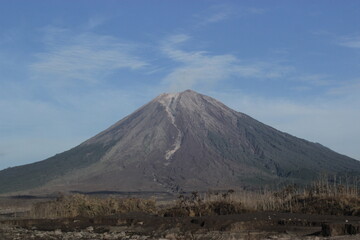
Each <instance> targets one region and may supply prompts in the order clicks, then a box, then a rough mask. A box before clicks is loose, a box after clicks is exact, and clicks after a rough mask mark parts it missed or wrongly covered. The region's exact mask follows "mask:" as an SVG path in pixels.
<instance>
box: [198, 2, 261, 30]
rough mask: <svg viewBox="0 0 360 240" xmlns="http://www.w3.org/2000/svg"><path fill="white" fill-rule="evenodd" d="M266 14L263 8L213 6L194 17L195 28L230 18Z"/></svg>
mask: <svg viewBox="0 0 360 240" xmlns="http://www.w3.org/2000/svg"><path fill="white" fill-rule="evenodd" d="M264 12H266V10H265V9H263V8H255V7H253V8H246V7H239V6H233V5H226V4H223V5H214V6H211V7H209V8H208V9H206V10H205V11H204V12H202V13H201V14H198V15H196V16H195V17H196V19H197V24H196V26H197V27H203V26H205V25H208V24H212V23H217V22H221V21H225V20H227V19H229V18H231V17H239V16H240V17H243V16H247V15H259V14H263V13H264Z"/></svg>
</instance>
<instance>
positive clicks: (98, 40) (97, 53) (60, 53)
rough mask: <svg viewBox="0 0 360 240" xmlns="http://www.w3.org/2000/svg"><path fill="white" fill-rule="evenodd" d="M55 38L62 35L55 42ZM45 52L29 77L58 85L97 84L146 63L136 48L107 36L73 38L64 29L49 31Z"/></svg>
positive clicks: (32, 68)
mask: <svg viewBox="0 0 360 240" xmlns="http://www.w3.org/2000/svg"><path fill="white" fill-rule="evenodd" d="M58 35H66V37H64V36H62V37H61V38H60V39H56V36H58ZM45 42H46V44H47V47H48V48H47V49H46V50H45V51H44V52H41V53H38V54H37V55H36V57H37V61H36V62H35V63H33V64H31V65H30V69H31V72H32V74H33V77H35V78H38V79H52V80H53V81H54V80H59V79H61V81H62V82H66V81H79V80H80V81H84V82H91V83H94V82H97V81H99V80H101V79H102V78H103V77H104V76H106V75H108V74H111V73H112V72H113V71H116V70H119V69H130V70H138V69H141V68H144V67H145V66H147V63H146V62H145V61H144V60H142V59H140V58H139V57H137V56H136V55H135V53H134V52H135V51H136V50H137V49H136V46H135V45H133V44H129V43H123V42H121V41H119V40H118V39H116V38H113V37H110V36H102V35H97V34H93V33H82V34H78V35H75V36H71V35H70V34H67V30H64V29H50V30H49V31H48V34H47V37H46V38H45Z"/></svg>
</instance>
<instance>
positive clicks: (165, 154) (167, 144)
mask: <svg viewBox="0 0 360 240" xmlns="http://www.w3.org/2000/svg"><path fill="white" fill-rule="evenodd" d="M321 173H327V174H336V175H348V176H349V175H354V174H355V175H358V174H359V173H360V162H359V161H357V160H354V159H351V158H349V157H347V156H344V155H341V154H338V153H336V152H334V151H332V150H330V149H328V148H326V147H324V146H322V145H320V144H318V143H312V142H309V141H306V140H304V139H300V138H297V137H294V136H291V135H289V134H287V133H284V132H281V131H278V130H276V129H274V128H272V127H270V126H267V125H265V124H263V123H261V122H259V121H257V120H255V119H253V118H251V117H250V116H248V115H246V114H244V113H240V112H236V111H234V110H232V109H230V108H228V107H227V106H225V105H224V104H222V103H221V102H219V101H217V100H215V99H213V98H211V97H208V96H205V95H202V94H199V93H197V92H194V91H191V90H187V91H184V92H180V93H165V94H161V95H160V96H158V97H156V98H155V99H153V100H152V101H151V102H149V103H147V104H146V105H144V106H143V107H141V108H139V109H138V110H136V111H135V112H134V113H132V114H130V115H129V116H127V117H125V118H124V119H122V120H120V121H119V122H117V123H115V124H114V125H112V126H111V127H109V128H108V129H106V130H105V131H103V132H101V133H99V134H97V135H96V136H94V137H92V138H90V139H89V140H87V141H85V142H83V143H82V144H80V145H79V146H76V147H74V148H73V149H70V150H68V151H66V152H63V153H61V154H57V155H55V156H53V157H50V158H48V159H46V160H43V161H39V162H35V163H32V164H28V165H23V166H18V167H13V168H8V169H5V170H2V171H0V192H1V193H9V192H21V191H37V192H49V191H81V192H96V191H125V192H148V191H167V192H179V191H193V190H198V191H205V190H208V189H219V190H220V189H240V188H244V187H247V188H252V187H254V188H256V187H259V186H264V184H267V185H276V184H281V183H286V182H288V183H289V182H291V183H300V184H306V183H309V182H310V181H312V180H314V179H315V178H316V177H317V176H319V174H321Z"/></svg>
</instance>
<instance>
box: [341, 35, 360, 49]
mask: <svg viewBox="0 0 360 240" xmlns="http://www.w3.org/2000/svg"><path fill="white" fill-rule="evenodd" d="M338 44H339V45H340V46H343V47H349V48H360V36H352V37H342V38H340V40H339V41H338Z"/></svg>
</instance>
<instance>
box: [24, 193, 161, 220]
mask: <svg viewBox="0 0 360 240" xmlns="http://www.w3.org/2000/svg"><path fill="white" fill-rule="evenodd" d="M156 211H157V210H156V206H155V200H153V199H150V200H147V199H138V198H126V199H120V198H112V197H110V198H97V197H90V196H87V195H81V194H74V195H68V196H62V197H60V198H58V199H57V200H56V201H48V202H42V203H37V204H34V205H33V207H32V209H31V211H30V213H29V215H30V217H34V218H64V217H78V216H82V217H94V216H108V215H114V214H120V213H126V212H145V213H156Z"/></svg>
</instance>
